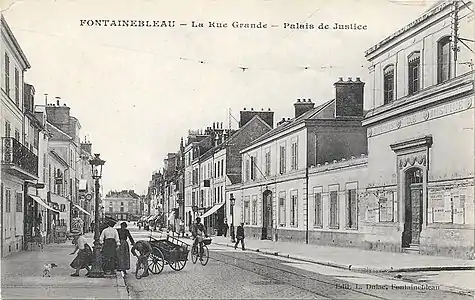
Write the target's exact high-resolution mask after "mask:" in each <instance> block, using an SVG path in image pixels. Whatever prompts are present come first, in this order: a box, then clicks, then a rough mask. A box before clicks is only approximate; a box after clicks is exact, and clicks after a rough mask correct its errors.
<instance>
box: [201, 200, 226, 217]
mask: <svg viewBox="0 0 475 300" xmlns="http://www.w3.org/2000/svg"><path fill="white" fill-rule="evenodd" d="M223 205H224V202H222V203H220V204H216V205H215V206H213V207H211V208H210V209H209V210H208V211H207V212H205V213H204V214H203V215H201V218H202V219H204V218H206V217H209V216H211V215H212V214H214V213H215V212H217V211H218V209H220V208H221V206H223Z"/></svg>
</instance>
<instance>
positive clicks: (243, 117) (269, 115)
mask: <svg viewBox="0 0 475 300" xmlns="http://www.w3.org/2000/svg"><path fill="white" fill-rule="evenodd" d="M256 115H257V116H259V117H260V118H261V119H262V120H263V121H264V122H266V123H267V124H268V125H269V126H270V127H271V128H274V112H273V111H271V110H270V109H269V111H255V110H253V109H251V110H246V109H244V110H241V112H240V120H239V128H241V127H242V126H244V125H246V124H247V122H249V121H250V120H251V119H252V118H254V116H256Z"/></svg>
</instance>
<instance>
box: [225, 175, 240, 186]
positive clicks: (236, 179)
mask: <svg viewBox="0 0 475 300" xmlns="http://www.w3.org/2000/svg"><path fill="white" fill-rule="evenodd" d="M227 176H228V178H229V181H231V184H235V183H239V182H241V175H238V174H227Z"/></svg>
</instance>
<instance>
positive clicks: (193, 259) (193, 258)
mask: <svg viewBox="0 0 475 300" xmlns="http://www.w3.org/2000/svg"><path fill="white" fill-rule="evenodd" d="M190 255H191V262H193V263H194V264H196V262H197V261H198V247H195V246H193V247H192V248H191V251H190Z"/></svg>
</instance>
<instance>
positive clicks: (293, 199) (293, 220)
mask: <svg viewBox="0 0 475 300" xmlns="http://www.w3.org/2000/svg"><path fill="white" fill-rule="evenodd" d="M297 205H298V192H297V191H296V190H294V191H292V192H290V225H291V226H297V224H298V223H297V213H298V206H297Z"/></svg>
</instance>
